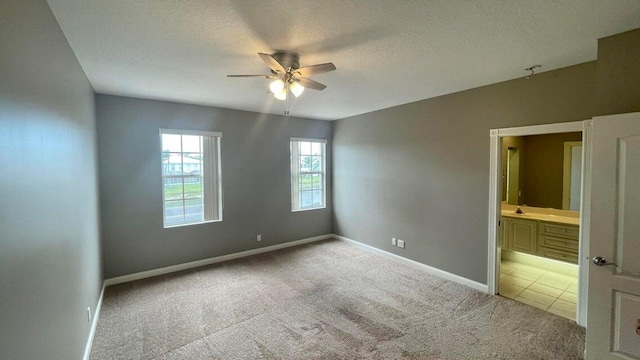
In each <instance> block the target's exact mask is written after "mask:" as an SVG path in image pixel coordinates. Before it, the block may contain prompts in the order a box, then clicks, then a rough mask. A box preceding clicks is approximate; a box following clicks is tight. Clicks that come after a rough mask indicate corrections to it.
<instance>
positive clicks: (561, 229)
mask: <svg viewBox="0 0 640 360" xmlns="http://www.w3.org/2000/svg"><path fill="white" fill-rule="evenodd" d="M540 227H541V229H540V233H541V234H549V235H560V236H567V237H573V238H576V239H577V238H578V234H579V232H580V231H579V230H578V229H579V228H578V227H577V226H571V225H561V224H554V223H547V222H540Z"/></svg>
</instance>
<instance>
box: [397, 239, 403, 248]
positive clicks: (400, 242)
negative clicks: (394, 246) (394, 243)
mask: <svg viewBox="0 0 640 360" xmlns="http://www.w3.org/2000/svg"><path fill="white" fill-rule="evenodd" d="M398 247H399V248H403V249H404V240H400V239H398Z"/></svg>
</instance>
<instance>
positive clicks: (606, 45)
mask: <svg viewBox="0 0 640 360" xmlns="http://www.w3.org/2000/svg"><path fill="white" fill-rule="evenodd" d="M596 103H597V109H596V113H595V114H594V115H610V114H623V113H630V112H636V111H640V29H636V30H632V31H627V32H625V33H622V34H617V35H613V36H609V37H606V38H603V39H600V40H598V67H597V77H596Z"/></svg>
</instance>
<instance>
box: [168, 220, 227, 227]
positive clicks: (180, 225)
mask: <svg viewBox="0 0 640 360" xmlns="http://www.w3.org/2000/svg"><path fill="white" fill-rule="evenodd" d="M217 222H222V219H220V220H207V221H201V222H194V223H188V224H176V225H169V226H167V225H164V224H163V228H164V229H171V228H178V227H184V226H193V225H202V224H209V223H217Z"/></svg>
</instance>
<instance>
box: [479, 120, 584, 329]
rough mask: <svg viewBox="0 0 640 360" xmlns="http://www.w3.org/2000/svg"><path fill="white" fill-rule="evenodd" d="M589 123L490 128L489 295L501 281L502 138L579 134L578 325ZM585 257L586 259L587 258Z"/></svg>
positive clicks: (581, 311) (581, 301)
mask: <svg viewBox="0 0 640 360" xmlns="http://www.w3.org/2000/svg"><path fill="white" fill-rule="evenodd" d="M591 122H592V121H591V120H584V121H573V122H565V123H557V124H545V125H533V126H522V127H513V128H503V129H491V130H490V131H489V136H490V156H491V157H490V161H489V171H490V176H489V251H488V259H487V288H488V293H489V294H492V295H496V294H497V293H498V283H499V281H500V257H501V251H502V249H501V246H500V245H501V244H500V231H498V229H499V224H498V222H499V221H500V217H501V216H500V208H501V206H500V205H501V202H502V176H501V174H502V169H501V167H502V162H501V153H502V151H501V145H502V138H503V137H506V136H528V135H543V134H555V133H566V132H582V180H581V189H580V233H579V244H580V245H579V250H578V304H577V314H576V322H577V323H578V325H580V326H586V323H587V321H586V320H587V283H588V265H589V262H588V259H587V258H585V256H586V255H587V254H588V253H589V229H588V226H589V223H588V221H586V220H587V219H589V214H588V213H587V212H588V211H589V205H590V200H591V199H590V198H591V196H590V188H591V184H590V174H591V165H590V159H591ZM587 257H588V256H587Z"/></svg>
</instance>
